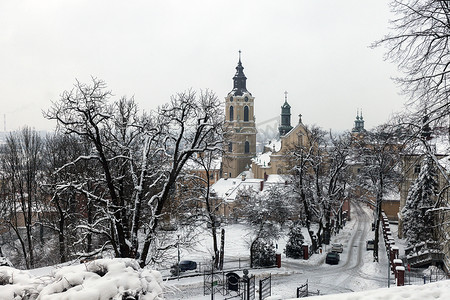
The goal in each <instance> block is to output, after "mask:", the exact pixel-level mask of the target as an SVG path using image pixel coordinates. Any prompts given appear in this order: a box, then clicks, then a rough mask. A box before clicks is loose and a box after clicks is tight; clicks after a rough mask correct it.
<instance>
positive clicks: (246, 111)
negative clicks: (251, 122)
mask: <svg viewBox="0 0 450 300" xmlns="http://www.w3.org/2000/svg"><path fill="white" fill-rule="evenodd" d="M244 122H248V106H245V107H244Z"/></svg>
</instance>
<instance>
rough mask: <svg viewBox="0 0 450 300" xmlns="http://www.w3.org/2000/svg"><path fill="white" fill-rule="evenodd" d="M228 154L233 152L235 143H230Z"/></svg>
mask: <svg viewBox="0 0 450 300" xmlns="http://www.w3.org/2000/svg"><path fill="white" fill-rule="evenodd" d="M228 152H233V143H232V142H229V143H228Z"/></svg>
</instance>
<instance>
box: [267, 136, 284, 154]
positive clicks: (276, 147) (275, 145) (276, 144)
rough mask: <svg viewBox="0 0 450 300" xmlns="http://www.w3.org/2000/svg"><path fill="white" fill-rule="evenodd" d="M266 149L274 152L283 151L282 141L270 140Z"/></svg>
mask: <svg viewBox="0 0 450 300" xmlns="http://www.w3.org/2000/svg"><path fill="white" fill-rule="evenodd" d="M265 147H266V148H268V149H270V150H272V151H273V152H278V151H280V150H281V140H280V139H273V140H269V142H268V143H267V144H266V145H265Z"/></svg>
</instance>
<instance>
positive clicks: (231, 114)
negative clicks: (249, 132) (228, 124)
mask: <svg viewBox="0 0 450 300" xmlns="http://www.w3.org/2000/svg"><path fill="white" fill-rule="evenodd" d="M233 119H234V108H233V106H230V121H233Z"/></svg>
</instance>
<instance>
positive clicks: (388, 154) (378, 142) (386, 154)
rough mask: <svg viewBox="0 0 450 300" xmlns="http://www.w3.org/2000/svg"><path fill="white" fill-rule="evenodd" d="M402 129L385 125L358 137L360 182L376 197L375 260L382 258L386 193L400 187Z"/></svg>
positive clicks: (356, 144)
mask: <svg viewBox="0 0 450 300" xmlns="http://www.w3.org/2000/svg"><path fill="white" fill-rule="evenodd" d="M402 137H403V135H402V132H401V131H399V130H397V128H396V127H393V126H389V125H381V126H379V127H377V128H375V129H374V130H372V131H369V132H367V133H366V134H365V136H364V138H362V139H357V140H356V141H355V142H356V143H355V146H356V147H357V148H358V150H359V157H360V160H361V162H362V164H363V167H362V169H361V172H360V174H359V175H360V180H361V182H360V184H361V186H363V187H364V188H365V189H366V190H367V191H368V192H369V193H370V195H374V197H375V220H374V222H375V237H374V238H375V245H374V247H375V248H374V252H373V256H374V260H375V261H378V246H379V232H380V223H381V210H382V209H381V207H382V204H383V199H384V197H385V195H386V194H387V193H388V192H390V191H397V192H398V190H399V184H400V181H401V173H400V170H399V165H398V164H399V162H400V159H399V155H400V151H401V150H402V148H403V139H402Z"/></svg>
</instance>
